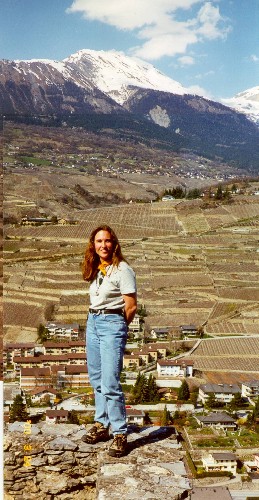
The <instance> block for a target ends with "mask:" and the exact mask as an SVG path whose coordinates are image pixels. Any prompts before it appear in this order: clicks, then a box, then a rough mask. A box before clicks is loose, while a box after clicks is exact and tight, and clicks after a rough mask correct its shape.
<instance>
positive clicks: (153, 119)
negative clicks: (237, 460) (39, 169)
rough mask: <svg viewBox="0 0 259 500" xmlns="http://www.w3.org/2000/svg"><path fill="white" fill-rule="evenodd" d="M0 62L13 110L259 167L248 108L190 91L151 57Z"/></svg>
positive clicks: (5, 98) (1, 100)
mask: <svg viewBox="0 0 259 500" xmlns="http://www.w3.org/2000/svg"><path fill="white" fill-rule="evenodd" d="M0 66H1V67H0V107H1V108H2V109H3V112H4V114H5V115H7V116H9V117H10V116H14V117H15V119H17V118H19V119H23V116H26V119H30V120H31V119H32V117H37V119H38V120H41V119H42V118H41V117H42V115H44V116H45V118H44V119H45V120H48V121H49V122H50V123H51V124H54V125H62V123H67V125H68V126H82V127H84V128H88V129H90V130H92V131H97V132H98V131H99V132H100V131H102V130H104V129H105V130H106V131H107V130H117V133H118V135H122V137H123V138H124V140H125V139H126V140H132V141H138V142H139V141H140V142H141V141H147V142H150V141H155V142H157V143H158V144H159V147H162V148H165V147H167V148H169V149H172V150H175V151H176V150H179V148H180V149H181V148H184V149H186V150H190V151H192V152H194V153H195V154H200V155H207V157H208V158H210V157H211V158H217V159H219V161H223V162H224V161H227V162H230V163H231V162H233V164H236V165H237V166H239V167H241V168H243V169H246V170H248V171H253V172H254V171H258V168H259V129H258V128H257V127H256V125H255V124H254V123H252V122H251V121H249V120H248V119H247V118H246V115H245V114H241V113H240V112H237V111H235V110H233V109H231V108H230V107H228V106H226V105H224V104H222V103H219V102H217V101H212V100H210V99H207V98H204V97H201V96H197V95H194V94H187V93H186V89H184V87H182V86H181V84H180V83H179V82H175V81H174V80H171V79H170V78H168V77H166V76H165V75H163V74H162V73H160V72H159V71H157V70H156V69H155V68H154V67H153V66H152V65H150V64H149V63H143V64H142V62H140V61H139V60H136V59H131V58H129V57H127V56H124V55H123V54H121V53H117V52H116V51H108V52H105V51H99V52H97V51H90V50H88V49H82V50H81V51H78V52H77V53H75V54H72V55H71V56H69V58H66V59H64V60H63V61H60V62H59V61H52V60H49V59H46V60H37V59H33V60H28V61H20V60H16V61H8V60H3V61H2V62H1V63H0ZM53 117H54V118H53ZM53 120H54V121H53ZM150 144H151V142H150Z"/></svg>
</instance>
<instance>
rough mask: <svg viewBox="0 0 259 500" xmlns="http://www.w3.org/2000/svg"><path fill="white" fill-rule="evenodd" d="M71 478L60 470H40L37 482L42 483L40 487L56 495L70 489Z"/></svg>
mask: <svg viewBox="0 0 259 500" xmlns="http://www.w3.org/2000/svg"><path fill="white" fill-rule="evenodd" d="M68 482H69V478H68V477H67V476H65V475H64V474H58V472H51V471H50V472H49V473H48V474H45V473H44V472H42V471H39V472H38V474H37V483H38V484H40V489H41V490H42V491H43V492H44V493H48V494H49V495H56V494H58V493H60V492H65V491H66V490H68V489H69V484H68Z"/></svg>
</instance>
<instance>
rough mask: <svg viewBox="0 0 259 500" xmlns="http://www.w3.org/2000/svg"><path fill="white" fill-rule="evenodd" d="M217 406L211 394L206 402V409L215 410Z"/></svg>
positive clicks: (217, 402)
mask: <svg viewBox="0 0 259 500" xmlns="http://www.w3.org/2000/svg"><path fill="white" fill-rule="evenodd" d="M219 405H220V403H219V401H217V400H216V397H215V394H214V393H211V394H210V395H209V397H208V399H207V401H206V405H205V406H206V408H217V407H218V406H219Z"/></svg>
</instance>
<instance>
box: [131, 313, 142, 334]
mask: <svg viewBox="0 0 259 500" xmlns="http://www.w3.org/2000/svg"><path fill="white" fill-rule="evenodd" d="M140 319H141V318H140V316H139V315H138V314H135V317H134V319H133V320H132V322H131V323H130V324H129V333H131V334H133V336H134V337H139V334H140V332H141V323H140Z"/></svg>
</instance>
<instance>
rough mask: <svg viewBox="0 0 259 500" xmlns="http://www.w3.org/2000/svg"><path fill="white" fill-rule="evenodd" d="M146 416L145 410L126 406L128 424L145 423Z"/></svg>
mask: <svg viewBox="0 0 259 500" xmlns="http://www.w3.org/2000/svg"><path fill="white" fill-rule="evenodd" d="M144 418H145V413H144V411H142V410H136V409H135V408H127V407H126V421H127V424H137V425H144Z"/></svg>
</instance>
